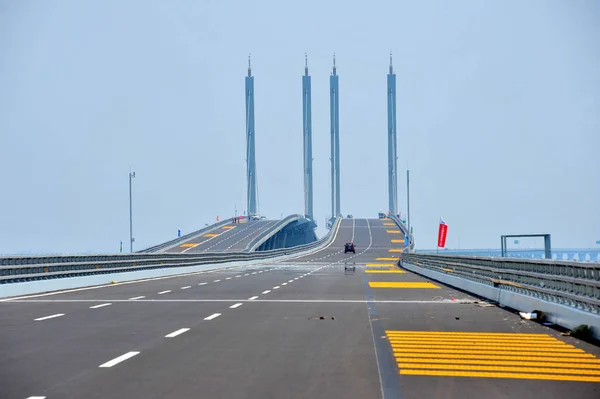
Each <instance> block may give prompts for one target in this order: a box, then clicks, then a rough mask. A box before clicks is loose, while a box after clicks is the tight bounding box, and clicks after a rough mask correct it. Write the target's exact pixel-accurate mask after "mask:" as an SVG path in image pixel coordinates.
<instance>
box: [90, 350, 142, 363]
mask: <svg viewBox="0 0 600 399" xmlns="http://www.w3.org/2000/svg"><path fill="white" fill-rule="evenodd" d="M139 354H140V352H127V353H126V354H124V355H121V356H119V357H116V358H114V359H113V360H109V361H108V362H106V363H102V364H101V365H100V366H99V367H112V366H114V365H117V364H119V363H121V362H124V361H125V360H127V359H131V358H132V357H134V356H135V355H139Z"/></svg>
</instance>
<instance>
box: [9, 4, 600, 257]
mask: <svg viewBox="0 0 600 399" xmlns="http://www.w3.org/2000/svg"><path fill="white" fill-rule="evenodd" d="M599 20H600V2H598V1H593V0H590V1H561V0H555V1H551V0H548V1H527V2H523V1H479V0H473V1H411V2H407V1H387V2H383V1H381V2H370V3H369V2H360V3H359V2H348V1H344V2H342V1H301V2H285V1H283V2H282V1H260V0H255V1H250V2H249V1H239V2H232V1H191V0H189V1H182V0H178V1H157V0H143V1H142V0H139V1H116V0H114V1H79V0H74V1H23V0H14V1H8V0H0V54H1V56H0V151H1V155H0V182H1V187H2V194H1V195H0V253H17V252H26V251H31V252H37V253H44V252H84V251H94V252H114V251H117V250H118V248H119V241H120V240H123V242H124V246H126V245H127V240H128V234H129V215H128V212H129V207H128V172H129V169H130V168H132V169H133V170H135V171H136V175H137V177H136V178H135V180H134V230H135V232H134V235H135V237H136V239H137V245H136V247H137V248H138V249H140V248H142V247H146V246H149V245H152V244H156V243H159V242H162V241H164V240H167V239H170V238H172V237H174V236H175V235H176V231H177V228H181V229H182V231H183V232H184V233H186V232H190V231H192V230H194V229H197V228H199V227H201V226H203V225H204V224H205V223H209V222H213V221H214V220H215V218H216V216H217V215H219V216H220V217H221V218H223V217H230V216H231V215H232V214H233V212H234V207H235V205H236V204H237V207H238V210H241V209H243V202H244V198H245V193H244V190H245V181H244V179H245V160H244V157H245V113H244V112H245V111H244V76H245V75H246V67H247V56H248V53H252V70H253V74H254V76H255V94H256V98H255V101H256V146H257V168H258V184H259V201H260V211H261V213H262V214H264V215H266V216H268V217H271V218H278V217H279V216H280V215H281V214H284V215H287V214H290V213H302V212H303V187H302V181H303V180H302V97H301V75H302V74H303V64H304V52H307V53H308V57H309V68H310V74H311V75H312V77H313V78H312V85H313V86H312V93H313V97H312V106H313V143H314V144H313V145H314V148H313V154H314V158H315V160H314V172H315V181H314V183H315V187H314V192H315V217H317V221H318V222H319V223H320V224H321V225H324V220H325V217H326V216H327V215H328V214H329V212H330V182H329V179H330V178H329V151H330V149H329V75H330V73H331V63H332V53H333V52H335V53H336V55H337V66H338V74H339V75H340V136H341V155H340V159H341V167H342V170H341V196H342V197H341V207H342V211H343V212H344V214H347V213H352V214H353V215H354V216H355V217H376V215H377V212H379V211H385V210H386V209H387V176H386V169H387V138H386V130H387V121H386V94H385V93H386V73H387V68H388V54H389V51H390V50H392V51H393V53H394V67H395V70H396V73H397V85H398V87H397V93H398V98H397V106H398V133H399V138H398V147H399V148H398V152H399V157H400V158H399V161H398V164H399V167H400V168H401V169H402V170H404V169H406V166H407V165H409V166H410V169H411V181H412V185H411V200H412V201H411V211H412V222H413V225H414V226H415V235H416V239H417V243H418V245H419V247H421V248H433V247H435V243H436V235H437V224H438V220H439V217H440V216H443V217H444V219H445V220H446V222H447V223H448V224H449V233H448V246H450V247H456V246H457V245H458V240H459V239H460V246H461V247H462V248H482V247H483V248H489V247H498V246H499V236H500V235H501V234H507V233H536V232H542V233H545V232H549V233H551V234H552V238H553V245H554V246H555V247H594V246H595V241H596V240H600V208H599V204H600V157H599V155H598V152H599V149H600V24H599V23H598V21H599ZM404 174H405V172H404V171H402V173H401V176H404ZM399 186H400V188H399V197H400V200H401V206H400V207H401V210H402V211H403V212H404V211H405V209H406V202H405V197H406V188H405V181H404V179H401V181H400V182H399ZM323 232H324V229H323V228H322V227H321V228H320V229H319V233H320V234H322V233H323Z"/></svg>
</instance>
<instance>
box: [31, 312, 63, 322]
mask: <svg viewBox="0 0 600 399" xmlns="http://www.w3.org/2000/svg"><path fill="white" fill-rule="evenodd" d="M64 315H65V314H64V313H57V314H51V315H50V316H44V317H38V318H37V319H33V321H42V320H48V319H54V318H56V317H61V316H64Z"/></svg>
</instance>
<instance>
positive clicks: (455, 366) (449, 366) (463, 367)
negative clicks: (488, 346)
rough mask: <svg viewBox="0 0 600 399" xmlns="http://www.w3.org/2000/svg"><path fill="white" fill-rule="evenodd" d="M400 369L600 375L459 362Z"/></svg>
mask: <svg viewBox="0 0 600 399" xmlns="http://www.w3.org/2000/svg"><path fill="white" fill-rule="evenodd" d="M398 367H400V369H428V370H436V369H437V370H467V371H509V372H515V371H517V372H526V373H550V374H578V375H580V374H583V375H597V376H600V370H582V369H579V370H561V369H553V368H547V367H508V366H470V365H461V364H416V363H398Z"/></svg>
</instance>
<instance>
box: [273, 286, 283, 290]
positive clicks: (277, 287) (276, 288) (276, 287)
mask: <svg viewBox="0 0 600 399" xmlns="http://www.w3.org/2000/svg"><path fill="white" fill-rule="evenodd" d="M279 288H281V287H280V286H278V285H276V286H275V287H273V289H274V290H278V289H279Z"/></svg>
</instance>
